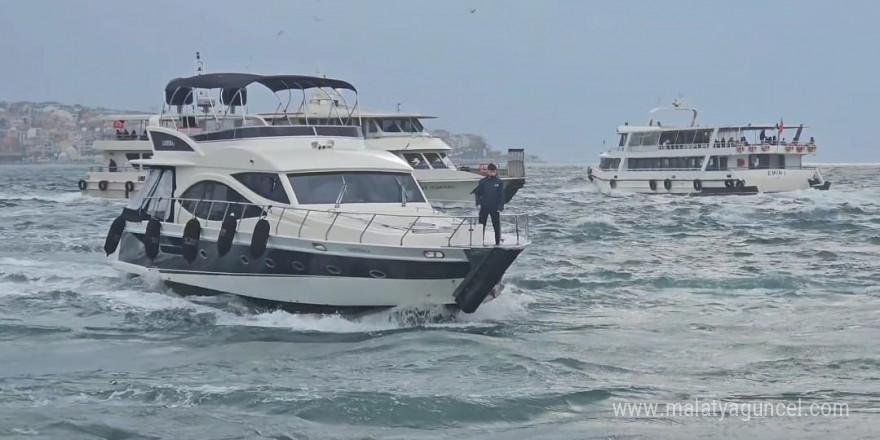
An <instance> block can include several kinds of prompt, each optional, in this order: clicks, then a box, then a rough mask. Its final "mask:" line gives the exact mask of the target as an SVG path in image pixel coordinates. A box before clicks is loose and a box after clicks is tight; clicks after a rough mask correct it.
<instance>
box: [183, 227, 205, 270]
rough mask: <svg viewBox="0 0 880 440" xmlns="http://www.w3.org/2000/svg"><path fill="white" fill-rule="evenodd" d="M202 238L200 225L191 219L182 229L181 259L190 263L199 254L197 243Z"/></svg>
mask: <svg viewBox="0 0 880 440" xmlns="http://www.w3.org/2000/svg"><path fill="white" fill-rule="evenodd" d="M201 238H202V225H201V224H200V223H199V221H198V220H196V219H194V218H191V219H189V221H188V222H186V226H184V227H183V240H182V244H181V246H180V247H181V248H182V251H183V259H184V260H186V261H188V262H190V263H192V262H193V261H195V259H196V255H198V253H199V241H200V240H201Z"/></svg>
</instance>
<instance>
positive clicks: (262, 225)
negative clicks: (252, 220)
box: [251, 218, 269, 258]
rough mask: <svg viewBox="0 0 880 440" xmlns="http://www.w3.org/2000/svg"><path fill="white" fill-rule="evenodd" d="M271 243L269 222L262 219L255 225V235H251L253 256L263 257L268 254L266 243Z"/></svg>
mask: <svg viewBox="0 0 880 440" xmlns="http://www.w3.org/2000/svg"><path fill="white" fill-rule="evenodd" d="M268 241H269V221H268V220H266V219H264V218H261V219H259V220H257V224H256V225H254V233H253V234H251V256H252V257H254V258H259V257H261V256H262V255H263V254H264V253H265V252H266V243H267V242H268Z"/></svg>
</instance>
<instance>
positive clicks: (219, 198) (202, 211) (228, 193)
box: [180, 180, 262, 221]
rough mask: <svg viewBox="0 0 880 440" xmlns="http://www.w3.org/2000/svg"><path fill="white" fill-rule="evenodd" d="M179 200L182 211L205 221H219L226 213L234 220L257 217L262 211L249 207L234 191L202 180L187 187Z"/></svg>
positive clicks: (247, 201)
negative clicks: (233, 216)
mask: <svg viewBox="0 0 880 440" xmlns="http://www.w3.org/2000/svg"><path fill="white" fill-rule="evenodd" d="M180 199H181V202H180V205H181V206H182V207H183V209H185V210H187V211H188V212H190V213H192V214H194V215H195V216H196V217H198V218H201V219H205V220H216V221H220V220H223V218H224V214H227V213H231V214H233V215H235V218H251V217H259V216H260V214H261V213H262V209H260V208H258V207H256V206H254V205H251V204H250V201H249V200H248V199H246V198H244V196H242V195H241V194H239V193H238V192H237V191H236V190H234V189H232V188H230V187H229V186H227V185H224V184H222V183H220V182H214V181H212V180H203V181H201V182H199V183H196V184H195V185H193V186H191V187H189V188H188V189H187V190H186V191H184V192H183V194H182V195H181V196H180Z"/></svg>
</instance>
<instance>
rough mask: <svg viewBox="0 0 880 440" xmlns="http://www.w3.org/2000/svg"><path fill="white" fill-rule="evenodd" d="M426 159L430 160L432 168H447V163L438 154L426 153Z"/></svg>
mask: <svg viewBox="0 0 880 440" xmlns="http://www.w3.org/2000/svg"><path fill="white" fill-rule="evenodd" d="M425 159H428V162H429V163H430V164H431V167H432V168H435V169H437V168H446V162H444V161H443V158H441V157H440V155H439V154H437V153H425Z"/></svg>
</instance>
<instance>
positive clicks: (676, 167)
mask: <svg viewBox="0 0 880 440" xmlns="http://www.w3.org/2000/svg"><path fill="white" fill-rule="evenodd" d="M666 110H671V111H674V112H677V111H686V112H689V113H691V118H690V123H689V124H688V125H686V126H674V125H669V124H662V123H661V121H659V120H657V119H656V116H655V114H656V113H658V112H660V111H666ZM650 115H651V117H650V119H649V121H648V124H647V125H644V126H633V125H628V124H625V125H623V126H620V127H618V128H617V133H618V134H619V135H620V143H619V144H618V147H617V148H615V149H612V150H609V151H606V152H604V153H602V154H600V155H599V163H598V164H597V165H591V166H590V167H589V168H588V169H587V176H588V177H589V180H590V181H591V182H593V183H594V184H595V185H596V186H597V187H598V188H599V190H600V191H601V192H602V193H610V192H611V191H621V192H636V193H644V194H685V195H726V194H755V193H759V192H764V193H773V192H784V191H795V190H802V189H810V188H814V189H822V190H827V189H828V188H829V187H830V186H831V182H829V181H827V180H825V179H824V178H823V177H822V174H821V173H820V172H819V170H818V169H817V168H813V167H807V166H804V164H803V160H804V156H806V155H807V154H813V153H815V151H816V149H817V147H816V143H815V141H814V140H813V138H812V137H811V138H810V139H809V141H804V140H803V130H804V128H806V127H804V125H802V124H801V125H798V126H797V128H796V130H795V133H794V136H793V137H792V138H791V140H790V141H786V140H785V137H783V136H784V134H785V131H786V127H785V125H784V122H783V121H782V120H780V121H779V123H776V124H739V125H724V126H718V127H704V126H700V125H698V124H697V110H696V109H693V108H687V107H684V106H683V104H682V102H681V101H680V100H676V101H675V102H674V103H673V105H672V107H661V108H655V109H653V110H651V112H650Z"/></svg>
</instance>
